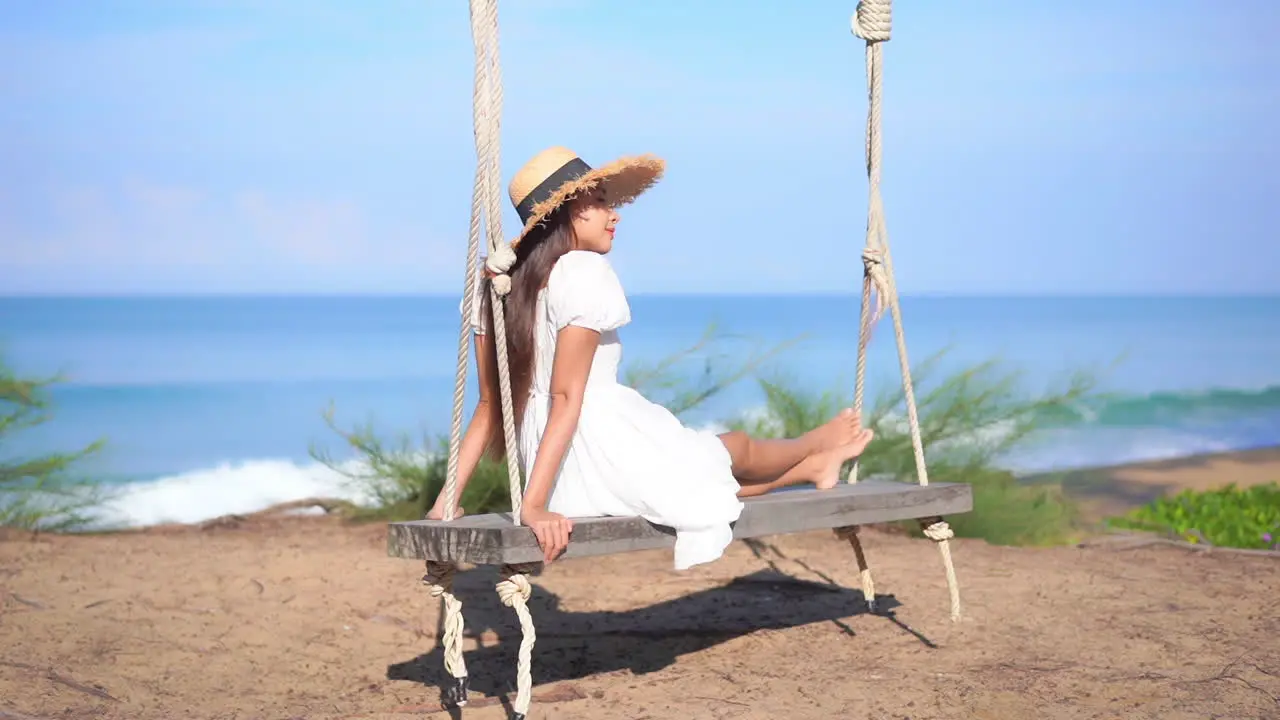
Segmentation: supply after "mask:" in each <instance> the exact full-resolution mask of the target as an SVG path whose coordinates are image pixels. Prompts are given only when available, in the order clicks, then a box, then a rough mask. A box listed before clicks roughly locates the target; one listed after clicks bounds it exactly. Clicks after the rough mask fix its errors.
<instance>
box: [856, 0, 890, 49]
mask: <svg viewBox="0 0 1280 720" xmlns="http://www.w3.org/2000/svg"><path fill="white" fill-rule="evenodd" d="M851 25H852V28H853V34H854V35H857V36H858V37H860V38H862V39H863V40H866V41H867V42H869V43H873V42H884V41H886V40H888V39H889V36H890V35H892V34H893V0H859V2H858V9H857V11H856V12H854V14H853V21H852V23H851Z"/></svg>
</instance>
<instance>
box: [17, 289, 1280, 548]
mask: <svg viewBox="0 0 1280 720" xmlns="http://www.w3.org/2000/svg"><path fill="white" fill-rule="evenodd" d="M631 302H632V314H633V320H632V323H631V324H630V325H629V326H627V327H625V328H624V329H623V330H622V341H623V345H624V348H625V351H624V355H625V358H626V360H625V363H624V367H626V366H633V365H634V364H635V363H646V364H649V363H653V362H656V361H658V360H661V359H662V358H664V357H667V356H669V355H671V354H672V353H675V352H678V351H680V350H682V349H684V348H686V347H689V346H690V345H692V344H694V343H696V342H697V341H698V340H699V339H700V338H701V337H702V336H703V334H704V332H705V331H706V330H707V329H708V327H709V326H711V325H712V324H714V326H715V327H716V329H717V330H718V331H719V332H720V333H724V334H727V335H732V336H734V337H732V338H730V339H728V340H726V341H724V342H722V343H720V344H718V345H716V346H714V347H713V354H715V355H717V356H720V357H721V359H725V358H727V359H728V360H729V361H730V362H731V361H732V359H733V358H735V357H737V358H741V357H743V353H744V352H746V351H748V350H749V349H750V348H752V347H757V348H761V349H763V348H768V347H770V346H772V345H775V344H777V343H781V342H785V341H794V344H792V345H790V346H789V347H788V348H787V349H786V350H785V351H784V352H782V353H781V354H779V355H778V356H776V357H774V358H772V359H771V360H770V361H769V362H767V363H766V364H765V365H764V366H763V367H762V372H763V373H764V374H766V376H778V375H782V376H784V377H786V378H788V379H789V380H790V381H792V382H793V383H795V384H796V385H798V386H799V387H802V388H805V389H810V390H815V391H821V390H827V389H834V390H838V391H843V392H844V393H846V394H847V395H851V394H852V387H853V369H854V360H855V352H856V342H857V322H858V298H857V296H853V295H850V296H779V297H761V296H741V297H731V296H646V295H640V296H635V297H632V298H631ZM902 308H903V315H904V321H905V325H906V337H907V344H908V349H909V352H910V354H911V360H912V362H913V363H919V362H920V361H923V360H925V359H926V358H928V357H930V356H933V355H935V354H936V353H939V352H941V351H944V350H945V351H946V352H945V354H943V355H942V359H941V360H940V361H939V366H938V368H937V372H939V373H943V372H946V371H947V370H949V369H950V370H954V369H958V368H961V367H964V366H968V365H972V364H974V363H978V362H982V361H986V360H990V359H998V360H999V361H1000V362H1001V367H1003V368H1007V369H1009V370H1015V371H1018V372H1019V373H1021V377H1022V381H1023V382H1024V383H1025V387H1026V389H1027V390H1028V391H1029V392H1037V391H1041V390H1044V389H1047V388H1050V389H1051V388H1053V387H1060V386H1061V385H1062V383H1063V382H1064V381H1065V379H1066V377H1067V376H1068V374H1069V373H1071V372H1072V371H1074V370H1081V369H1083V370H1087V371H1094V372H1096V373H1098V376H1099V377H1100V379H1101V389H1102V390H1104V391H1106V392H1107V393H1109V399H1108V400H1107V402H1105V403H1104V404H1101V405H1093V406H1090V407H1089V408H1087V409H1081V412H1080V413H1079V418H1078V420H1076V421H1074V422H1071V423H1068V424H1066V425H1063V426H1057V427H1053V428H1051V429H1047V430H1046V431H1044V432H1043V433H1041V434H1040V435H1038V436H1036V437H1034V438H1032V440H1031V442H1029V443H1028V444H1027V445H1025V446H1023V447H1021V448H1019V449H1017V450H1016V451H1015V452H1013V453H1012V454H1011V455H1010V456H1009V457H1007V458H1005V464H1006V465H1007V466H1008V467H1010V468H1011V469H1014V470H1016V471H1019V472H1034V471H1044V470H1054V469H1062V468H1069V467H1083V466H1093V465H1103V464H1111V463H1122V462H1130V461H1137V460H1150V459H1162V458H1171V457H1179V456H1185V455H1191V454H1196V453H1202V452H1210V451H1226V450H1234V449H1246V448H1253V447H1261V446H1270V445H1276V444H1280V298H1165V297H1160V298H1156V297H1124V298H1114V297H1098V298H1025V297H984V298H978V297H963V298H932V297H918V298H917V297H911V298H905V299H904V300H903V302H902ZM458 319H459V316H458V300H457V298H456V297H443V296H420V297H207V298H179V297H110V298H84V297H76V298H55V297H40V298H4V299H0V349H2V351H3V353H4V357H5V358H6V360H7V362H8V363H9V364H10V365H11V366H12V367H14V368H15V369H17V370H18V371H19V372H22V373H30V374H37V375H46V374H53V373H61V374H62V376H63V378H64V382H63V383H62V384H60V385H59V386H58V387H57V389H56V391H55V394H54V400H55V403H56V404H55V417H54V419H53V420H52V421H51V422H49V423H47V424H45V425H42V426H39V427H37V428H34V429H32V430H28V431H24V432H22V433H21V434H17V435H13V436H12V437H11V438H6V442H7V443H9V446H8V447H7V448H0V453H3V454H4V455H6V456H12V455H29V454H32V453H38V452H43V451H50V450H66V449H72V448H75V447H78V446H81V445H84V444H87V443H89V442H92V441H94V440H96V439H99V438H105V439H106V441H107V445H106V447H105V449H104V450H103V452H102V453H101V454H100V455H98V456H96V457H94V458H92V459H91V460H90V461H89V462H88V463H87V464H86V465H84V466H82V469H83V470H85V471H86V472H90V473H92V474H94V475H95V476H96V477H100V478H104V479H106V480H108V481H109V482H112V483H115V484H117V485H119V486H120V487H119V489H120V493H119V494H118V497H117V498H116V499H115V500H113V501H112V503H111V505H110V506H109V507H108V508H107V509H105V510H104V517H103V518H102V519H103V521H105V522H109V523H117V524H125V525H134V526H137V525H146V524H152V523H159V522H174V521H176V522H195V521H199V520H203V519H207V518H210V517H215V516H218V515H222V514H225V513H231V512H248V511H252V510H255V509H259V508H261V507H265V506H267V505H269V504H272V503H276V502H282V501H287V500H291V499H297V498H301V497H307V496H313V495H329V496H335V495H336V496H341V497H351V498H353V499H359V498H358V497H357V496H355V495H353V493H354V492H355V490H354V489H353V488H351V487H349V486H347V485H346V484H344V481H343V478H342V476H341V475H339V474H338V473H335V472H333V471H332V470H330V469H329V468H326V467H324V466H323V465H320V464H318V463H316V462H315V461H314V460H313V459H312V457H311V456H310V454H309V452H310V448H312V447H322V448H325V449H327V450H328V451H330V452H331V453H333V454H334V455H335V456H336V457H337V458H338V459H342V458H343V457H344V454H343V453H344V449H345V448H344V447H343V443H342V442H341V439H340V438H339V437H338V436H337V435H336V434H334V433H333V431H332V430H330V429H329V428H328V427H327V426H326V425H325V423H324V421H323V418H322V411H323V410H324V409H325V408H326V407H328V406H329V405H330V403H332V404H333V407H334V408H335V410H336V417H337V420H338V422H339V423H340V424H341V425H343V426H344V427H351V426H353V425H355V424H359V423H366V422H368V423H372V426H373V427H374V428H375V429H376V430H377V431H378V432H379V434H381V435H382V436H383V437H384V438H385V439H387V440H388V441H390V442H393V443H394V442H396V441H397V440H398V438H401V437H407V438H408V439H410V440H415V441H421V440H422V439H423V438H431V437H434V436H435V435H438V434H445V433H447V432H448V427H449V409H450V401H451V398H452V389H453V382H454V379H453V372H454V363H455V353H456V347H457V335H458ZM714 360H715V358H710V357H709V356H708V355H706V354H698V355H695V356H693V357H692V358H691V359H690V361H689V362H688V363H686V364H685V365H683V366H682V368H683V371H684V372H687V373H689V374H691V375H692V374H696V373H700V372H702V371H703V370H704V369H705V366H706V364H707V363H708V362H711V361H714ZM471 375H472V382H471V388H470V392H469V402H470V401H471V400H472V399H473V398H474V369H473V370H472V373H471ZM868 380H869V386H868V391H869V396H870V397H875V396H876V395H878V394H880V393H883V392H886V391H890V390H892V388H893V386H895V385H897V384H898V383H899V375H898V369H897V357H896V350H895V347H894V343H893V328H892V325H891V323H890V321H889V319H888V317H886V318H885V319H884V320H883V321H882V322H881V324H880V325H879V326H878V327H877V329H876V333H875V337H874V339H873V344H872V348H871V351H870V355H869V361H868ZM762 403H763V398H762V394H761V392H760V390H759V388H758V386H757V385H756V384H754V383H753V382H752V381H751V380H746V381H743V382H740V383H738V384H737V385H735V386H733V387H732V388H731V389H730V390H729V391H728V392H726V393H724V394H722V395H720V396H717V397H715V398H713V399H712V401H711V402H710V403H709V404H708V405H706V406H705V407H703V408H701V409H700V410H699V411H698V412H697V413H694V414H693V415H691V416H690V419H689V421H690V422H691V423H697V424H700V425H704V426H714V425H715V424H716V423H717V422H719V421H721V420H723V419H724V418H728V417H731V416H735V415H738V414H740V413H743V412H750V411H752V410H754V409H757V408H759V407H760V406H761V404H762Z"/></svg>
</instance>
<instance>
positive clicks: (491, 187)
mask: <svg viewBox="0 0 1280 720" xmlns="http://www.w3.org/2000/svg"><path fill="white" fill-rule="evenodd" d="M471 35H472V42H473V43H474V45H475V48H476V82H477V84H480V85H482V86H483V88H484V93H483V94H482V95H480V98H479V99H478V100H477V101H475V103H474V108H473V113H472V114H473V117H474V118H475V122H476V157H477V173H478V174H479V175H480V176H481V177H482V178H483V180H482V182H481V186H482V189H483V193H482V196H483V199H484V216H485V231H486V235H487V237H488V247H489V258H488V260H487V261H486V262H485V266H486V267H487V268H488V269H489V271H490V272H492V273H493V274H494V278H493V280H492V281H491V282H490V283H489V291H490V299H491V300H492V302H491V303H490V304H491V305H492V307H493V331H494V332H493V334H494V337H493V340H492V342H493V344H494V347H495V349H496V350H497V356H498V387H499V395H500V396H501V402H502V432H503V437H504V438H505V444H506V448H507V452H506V455H507V487H508V490H509V492H510V494H511V517H512V520H513V521H514V523H515V524H516V525H519V524H520V511H521V504H522V503H521V500H522V498H523V495H524V492H523V483H522V482H521V478H520V462H519V452H518V451H519V445H518V441H517V437H516V424H515V407H514V405H513V404H512V400H511V370H510V363H509V361H508V358H507V343H506V337H507V322H506V315H505V312H504V304H503V299H504V298H505V297H506V295H507V293H509V292H511V278H510V277H509V276H508V275H507V271H508V270H510V269H511V266H512V265H513V264H514V263H515V259H516V258H515V253H514V252H513V251H512V250H511V248H510V246H508V245H507V243H506V241H505V240H504V239H503V236H502V200H501V195H500V187H499V186H500V177H501V173H502V162H501V144H502V142H501V118H502V65H501V62H500V60H499V52H498V3H497V0H471ZM481 119H483V120H484V122H481ZM481 168H483V172H480V169H481Z"/></svg>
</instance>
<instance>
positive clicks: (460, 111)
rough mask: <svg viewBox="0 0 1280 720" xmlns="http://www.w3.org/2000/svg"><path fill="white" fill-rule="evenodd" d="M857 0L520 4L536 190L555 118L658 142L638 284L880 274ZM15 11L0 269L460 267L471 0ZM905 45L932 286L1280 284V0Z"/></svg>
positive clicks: (525, 109) (912, 163)
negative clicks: (873, 253) (659, 161)
mask: <svg viewBox="0 0 1280 720" xmlns="http://www.w3.org/2000/svg"><path fill="white" fill-rule="evenodd" d="M854 4H855V3H854V2H852V1H851V0H844V1H842V2H832V1H828V0H806V2H803V3H800V2H797V3H793V4H791V3H782V2H779V1H778V0H773V1H771V2H763V1H761V0H756V1H743V2H737V3H734V4H732V5H729V4H723V5H722V4H716V3H710V2H707V3H699V4H696V5H695V4H694V3H688V2H660V1H658V0H652V1H651V2H646V3H637V2H620V1H615V0H597V1H595V2H589V1H587V0H501V2H500V12H501V23H502V29H503V34H502V61H503V70H504V80H505V83H506V104H505V108H504V110H505V116H504V124H503V157H502V161H503V182H504V186H505V182H506V180H507V179H509V178H510V176H511V174H512V173H513V172H514V171H515V169H516V168H517V167H518V165H519V164H520V163H521V162H522V161H523V160H524V159H525V158H527V157H528V156H529V155H530V154H532V153H533V152H535V151H537V150H538V149H540V148H541V147H543V146H546V145H552V144H562V145H567V146H569V147H571V148H574V149H575V150H577V151H578V152H579V153H581V154H582V155H583V156H584V157H585V158H586V159H587V160H588V161H589V162H592V163H596V164H602V163H604V162H607V161H608V160H609V159H611V158H612V157H613V156H615V155H618V154H625V153H637V152H654V153H658V154H660V155H662V156H663V157H665V158H666V159H667V160H668V174H667V178H666V179H665V180H664V182H663V183H662V184H661V185H660V186H658V187H657V188H655V190H653V191H652V192H651V193H650V194H648V195H646V196H645V197H643V198H642V199H641V200H640V201H639V202H638V203H636V204H635V205H633V206H631V207H629V208H627V209H625V210H624V211H623V225H622V227H621V228H620V232H619V235H618V241H617V243H618V244H617V248H616V250H615V255H614V263H615V265H616V267H617V268H618V269H619V272H620V274H621V275H622V276H623V279H624V281H625V282H626V283H627V286H628V289H629V290H630V291H632V292H726V291H733V292H807V291H820V292H828V291H840V292H844V291H848V290H850V289H851V288H852V287H854V286H855V285H856V283H858V282H859V272H860V266H859V262H858V257H859V250H860V248H861V245H862V242H863V233H864V229H863V228H864V224H865V218H866V199H865V198H866V180H865V174H864V169H863V165H862V142H863V136H862V131H863V122H864V117H865V116H864V113H865V99H864V98H865V95H864V93H865V79H864V70H863V62H862V57H863V55H862V53H863V46H862V43H861V41H859V40H857V39H856V38H854V37H853V36H852V35H851V34H850V32H849V16H850V14H851V13H852V12H853V9H854ZM787 5H790V7H787ZM1207 9H1208V10H1210V11H1211V12H1209V11H1207ZM0 17H3V18H4V20H3V22H2V23H0V251H2V252H0V292H9V293H15V292H16V293H37V292H38V293H99V292H110V293H122V292H162V293H171V292H200V293H205V292H215V293H227V292H232V293H245V292H247V293H261V292H326V293H347V292H362V293H363V292H378V293H403V292H413V293H419V292H428V293H435V292H448V293H451V292H455V291H456V290H457V289H460V283H461V273H462V268H461V264H462V258H463V253H464V250H465V244H466V233H467V226H468V212H469V206H470V192H471V177H472V172H473V168H474V163H475V156H474V149H473V144H472V136H471V81H472V78H471V72H472V48H471V38H470V30H469V24H468V18H467V4H466V2H463V0H452V1H450V2H444V1H443V0H412V1H411V0H377V1H376V2H374V1H370V2H352V1H351V0H342V1H339V0H274V1H272V2H267V1H266V0H261V1H259V2H251V1H250V0H151V1H143V0H110V1H108V0H102V1H101V2H92V3H89V2H80V1H78V0H45V1H43V2H32V1H31V0H3V1H2V2H0ZM886 62H887V64H886V78H885V83H886V84H885V116H884V125H885V159H884V163H885V164H884V172H885V181H884V193H885V198H886V203H887V208H886V212H887V218H888V226H889V233H890V240H891V243H892V245H893V248H894V253H895V266H896V270H897V275H898V280H899V286H900V288H901V291H902V292H903V293H907V294H919V293H931V294H939V293H964V294H973V293H981V294H996V293H1055V294H1056V293H1072V294H1079V293H1235V292H1245V293H1259V292H1266V291H1272V292H1275V291H1277V290H1280V230H1278V227H1280V172H1278V171H1277V169H1276V168H1277V167H1280V3H1276V2H1274V0H1235V1H1234V2H1230V3H1211V4H1210V6H1206V5H1205V3H1204V2H1202V1H1201V2H1190V1H1188V0H1166V1H1162V2H1155V1H1154V0H1151V1H1149V2H1140V1H1139V0H1132V1H1131V2H1125V3H1103V2H1099V1H1097V0H1094V1H1090V2H1077V3H1062V2H1055V3H1031V2H1026V1H1025V0H972V1H970V2H963V3H958V2H950V1H947V2H944V1H943V0H902V1H900V2H898V3H896V7H895V14H894V38H893V40H892V41H891V42H890V43H888V45H887V46H886ZM504 199H505V192H504ZM504 228H505V229H506V230H507V233H508V234H510V233H511V232H512V231H513V230H514V229H515V228H516V220H515V214H514V211H512V210H511V209H510V208H509V207H508V208H507V209H506V214H505V215H504Z"/></svg>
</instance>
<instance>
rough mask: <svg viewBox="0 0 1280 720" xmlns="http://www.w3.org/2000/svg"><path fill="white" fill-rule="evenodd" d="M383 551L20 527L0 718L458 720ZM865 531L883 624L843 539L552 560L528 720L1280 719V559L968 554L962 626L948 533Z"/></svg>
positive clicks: (472, 713)
mask: <svg viewBox="0 0 1280 720" xmlns="http://www.w3.org/2000/svg"><path fill="white" fill-rule="evenodd" d="M1090 472H1091V473H1093V474H1092V475H1090V476H1089V477H1090V478H1091V479H1090V480H1089V481H1088V482H1085V481H1084V480H1081V479H1080V478H1077V482H1076V485H1075V487H1078V488H1083V489H1087V490H1089V492H1091V493H1092V497H1093V499H1094V500H1095V501H1096V502H1098V503H1103V502H1106V503H1112V505H1111V507H1122V506H1123V505H1124V502H1125V500H1124V499H1125V498H1129V499H1130V500H1132V497H1131V496H1132V495H1133V493H1131V492H1130V491H1131V490H1133V489H1134V488H1137V489H1146V490H1150V489H1151V488H1159V491H1160V492H1169V491H1171V490H1176V489H1177V488H1179V487H1196V488H1203V487H1208V486H1212V485H1217V484H1225V483H1227V482H1232V481H1234V482H1237V483H1242V484H1243V483H1245V482H1253V481H1267V480H1280V451H1266V452H1257V453H1236V454H1232V455H1226V456H1217V457H1213V458H1199V459H1193V460H1184V461H1175V462H1171V463H1164V464H1160V463H1154V464H1153V463H1148V464H1143V465H1140V466H1129V467H1127V468H1111V469H1106V470H1095V471H1090ZM1105 477H1112V478H1113V479H1115V480H1116V481H1118V482H1117V484H1116V487H1117V488H1120V490H1118V491H1116V492H1113V493H1111V495H1110V496H1108V494H1107V493H1104V492H1102V487H1103V486H1104V485H1105V482H1104V480H1105ZM1117 497H1119V498H1120V499H1117ZM384 538H385V530H384V528H383V527H381V526H350V525H346V524H344V523H342V522H341V521H339V520H337V519H335V518H328V517H281V516H265V517H254V518H249V519H243V520H236V519H228V520H224V521H221V522H213V523H208V524H205V525H204V526H202V527H170V528H158V529H151V530H146V531H138V532H128V533H118V534H106V535H97V536H81V537H55V536H40V537H35V538H32V537H30V536H26V535H15V534H10V535H9V536H8V537H7V539H5V540H4V541H0V719H5V720H12V719H15V718H17V719H21V718H104V719H106V720H116V719H119V720H124V719H125V718H129V719H130V720H135V719H136V720H149V719H152V718H157V719H158V718H166V719H168V718H172V719H175V720H177V719H180V718H183V719H185V718H228V719H230V718H236V719H240V720H248V719H250V718H263V719H272V720H285V719H287V718H309V719H318V718H394V719H397V720H400V719H407V718H420V717H442V718H443V717H448V714H446V713H444V712H443V711H441V710H440V707H439V689H438V687H439V683H440V682H441V680H442V676H443V669H442V660H441V654H440V650H439V649H438V647H437V643H436V639H435V637H436V633H437V620H438V614H437V601H433V600H432V599H431V598H430V597H429V596H428V594H427V591H426V589H425V588H423V587H422V586H421V585H420V584H419V582H418V580H419V578H420V577H421V575H422V568H421V565H420V564H418V563H415V562H411V561H406V560H397V559H393V558H388V557H386V554H385V539H384ZM865 538H866V539H865V545H866V548H867V551H868V554H869V557H870V560H871V563H872V566H873V570H874V572H875V577H876V581H877V590H878V591H879V592H880V593H882V594H886V595H891V596H892V597H891V598H884V599H883V602H884V603H885V604H886V605H889V606H891V612H890V613H888V614H883V615H869V614H866V613H865V612H864V606H863V604H862V602H861V593H860V592H858V591H857V590H856V589H855V588H857V587H858V582H857V573H856V566H855V564H854V561H853V558H852V553H851V551H850V550H849V547H848V545H847V544H845V543H843V542H842V541H840V540H838V539H837V538H835V537H834V536H833V535H832V533H830V532H814V533H807V534H802V535H792V536H785V537H777V538H769V539H767V540H766V541H763V542H759V543H752V544H747V543H735V544H734V545H733V546H732V547H731V548H730V550H729V552H728V553H727V555H726V557H725V558H723V559H722V560H721V561H719V562H717V563H715V564H713V565H711V566H708V567H702V568H697V569H695V570H693V571H690V572H686V573H676V572H674V571H672V570H671V568H670V563H671V556H670V551H654V552H642V553H633V554H628V555H619V556H613V557H605V558H584V559H580V560H571V561H564V562H559V563H555V564H553V565H551V566H549V567H548V568H547V569H546V570H545V572H543V573H542V575H540V576H539V577H537V578H535V579H534V585H535V591H534V596H533V599H532V600H531V603H530V604H531V608H532V612H533V615H534V618H535V622H536V624H537V628H538V639H537V646H536V647H535V650H534V670H533V678H534V683H535V686H534V691H535V700H534V705H533V708H532V711H531V713H530V718H563V719H565V720H569V719H578V718H583V719H585V718H593V719H599V720H623V719H626V720H641V719H643V718H654V719H657V718H678V717H690V718H743V719H755V718H761V719H763V718H771V719H772V718H779V717H786V718H829V717H847V718H876V719H878V718H912V719H913V720H920V719H924V718H991V719H996V718H1010V719H1021V718H1037V719H1038V720H1041V719H1046V720H1053V719H1058V718H1126V719H1128V718H1161V719H1162V720H1180V719H1183V718H1186V719H1190V718H1197V719H1199V718H1211V717H1212V718H1280V700H1277V698H1280V641H1278V640H1277V638H1280V602H1278V601H1277V598H1278V597H1280V558H1278V557H1267V556H1252V555H1244V554H1235V553H1228V552H1208V553H1205V552H1195V551H1189V550H1186V549H1182V548H1178V547H1171V546H1167V545H1146V546H1140V547H1134V546H1132V545H1125V544H1117V543H1099V544H1097V545H1089V546H1086V547H1061V548H1048V549H1029V548H1007V547H994V546H990V545H988V544H986V543H984V542H982V541H975V540H955V541H953V542H952V549H953V554H954V558H955V563H956V567H957V571H958V574H959V579H960V585H961V593H962V599H963V601H964V619H963V621H962V622H960V623H958V624H953V623H951V622H950V621H949V619H948V601H947V592H946V584H945V581H944V578H943V574H942V568H941V563H940V561H939V558H938V552H937V550H936V548H934V547H933V546H932V544H931V543H930V542H929V541H927V540H915V539H911V538H907V537H903V536H901V535H890V534H881V533H876V532H870V531H868V532H867V533H865ZM496 580H497V577H496V572H495V570H494V569H493V568H478V569H472V570H467V571H466V572H463V573H462V574H461V575H460V578H459V580H458V587H459V593H460V595H461V596H462V598H463V600H464V603H465V614H466V618H467V627H468V638H467V644H466V647H467V653H466V661H467V663H468V667H469V668H470V672H471V675H472V690H473V694H472V702H471V704H470V705H469V706H468V707H467V708H465V709H464V710H463V711H462V715H461V716H462V717H464V718H470V719H473V720H483V719H485V718H495V719H496V718H505V717H508V714H507V713H508V711H507V710H506V709H505V708H504V706H503V704H502V700H503V699H504V696H505V694H506V693H509V692H511V691H512V690H513V687H514V678H515V652H516V647H517V646H518V644H519V630H518V626H517V624H516V621H515V618H514V615H513V613H512V612H511V611H510V610H509V609H507V608H503V607H502V606H501V605H500V604H499V602H498V599H497V597H496V594H495V593H494V590H493V586H494V583H495V582H496ZM437 713H438V714H437Z"/></svg>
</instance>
